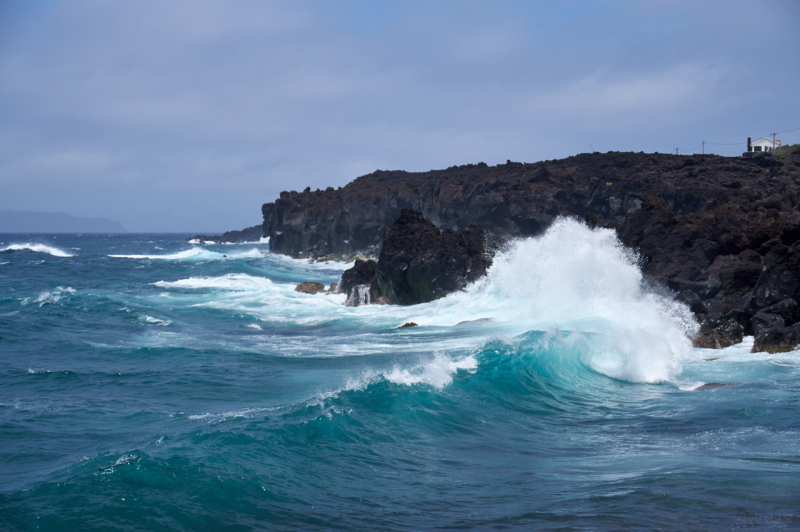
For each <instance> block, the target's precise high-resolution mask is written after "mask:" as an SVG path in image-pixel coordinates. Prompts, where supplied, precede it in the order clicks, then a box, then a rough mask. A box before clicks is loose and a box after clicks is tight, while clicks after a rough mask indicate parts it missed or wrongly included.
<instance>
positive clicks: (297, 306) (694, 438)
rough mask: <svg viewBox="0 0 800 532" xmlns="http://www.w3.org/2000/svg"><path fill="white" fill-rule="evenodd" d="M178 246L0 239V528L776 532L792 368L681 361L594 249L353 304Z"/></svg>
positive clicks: (795, 518)
mask: <svg viewBox="0 0 800 532" xmlns="http://www.w3.org/2000/svg"><path fill="white" fill-rule="evenodd" d="M186 236H188V235H172V234H164V235H161V234H146V235H145V234H138V235H137V234H133V235H0V529H2V530H58V531H62V530H143V531H145V530H146V531H158V530H209V531H210V530H242V531H246V530H337V529H338V530H354V529H355V530H437V529H448V530H449V529H505V530H530V529H541V530H637V529H638V530H654V529H660V530H687V529H689V530H692V529H696V530H700V529H702V530H715V529H718V530H729V529H745V530H747V529H750V530H796V529H800V356H799V355H798V353H797V352H792V353H781V354H775V355H770V354H766V353H750V348H751V346H752V339H746V340H745V342H744V343H743V344H741V345H738V346H734V347H731V348H728V349H725V350H702V349H694V348H692V346H691V343H690V342H689V340H688V339H687V334H691V333H692V331H693V330H694V328H695V327H696V324H695V323H694V321H693V318H692V316H691V314H690V313H689V311H688V310H687V309H686V308H685V307H684V306H682V305H680V304H677V303H675V302H674V301H672V300H671V299H670V298H669V296H668V295H665V294H663V292H661V291H660V290H658V289H657V288H654V287H649V286H648V283H647V282H646V280H644V279H643V278H642V275H641V273H640V270H639V268H638V265H637V257H636V256H635V254H633V253H632V252H630V251H628V250H626V249H624V248H623V247H621V246H620V245H619V243H618V242H617V241H616V239H615V237H614V234H613V233H612V232H610V231H607V230H596V231H592V230H589V229H587V228H586V227H584V226H581V225H580V224H578V223H576V222H571V221H563V220H562V221H559V222H557V223H556V224H555V225H554V226H553V227H552V228H551V229H550V230H549V231H548V232H547V233H546V234H544V235H543V236H541V237H539V238H532V239H527V240H521V241H518V242H515V243H513V244H511V245H510V246H509V247H508V249H507V250H505V251H504V252H503V253H501V254H500V255H499V256H498V257H497V258H496V260H495V263H494V265H493V266H492V268H491V270H490V272H489V275H488V276H487V277H486V278H484V279H482V280H481V281H479V282H477V283H475V284H474V285H472V286H470V287H469V288H468V290H467V291H465V292H461V293H457V294H452V295H451V296H448V297H447V298H444V299H442V300H439V301H435V302H433V303H429V304H424V305H417V306H411V307H397V306H366V307H356V308H352V307H346V306H344V300H345V298H344V296H343V295H340V294H334V295H325V294H318V295H306V294H301V293H298V292H295V291H294V287H295V285H296V284H297V283H299V282H301V281H320V282H323V283H325V284H326V285H327V284H329V283H332V282H336V281H338V279H339V276H340V275H341V273H342V271H343V270H344V269H345V268H346V267H347V265H345V264H337V263H318V264H309V263H307V262H304V261H300V260H293V259H289V258H287V257H283V256H280V255H274V254H264V252H266V251H267V250H268V248H269V246H268V244H263V243H253V244H237V245H204V244H200V245H192V244H188V243H186V242H184V241H183V239H184V238H185V237H186ZM407 322H414V323H417V324H418V327H411V328H402V329H399V328H398V326H400V325H402V324H404V323H407ZM704 385H705V386H704Z"/></svg>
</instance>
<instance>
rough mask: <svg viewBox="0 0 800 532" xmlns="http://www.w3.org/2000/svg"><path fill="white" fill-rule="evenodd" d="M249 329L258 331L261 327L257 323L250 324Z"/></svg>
mask: <svg viewBox="0 0 800 532" xmlns="http://www.w3.org/2000/svg"><path fill="white" fill-rule="evenodd" d="M247 327H249V328H250V329H255V330H257V331H260V330H261V325H258V324H257V323H248V324H247Z"/></svg>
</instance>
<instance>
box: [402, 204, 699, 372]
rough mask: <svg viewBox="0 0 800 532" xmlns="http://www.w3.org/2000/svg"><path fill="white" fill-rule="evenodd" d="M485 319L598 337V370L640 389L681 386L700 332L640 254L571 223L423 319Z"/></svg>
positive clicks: (532, 242)
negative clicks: (646, 274)
mask: <svg viewBox="0 0 800 532" xmlns="http://www.w3.org/2000/svg"><path fill="white" fill-rule="evenodd" d="M482 318H489V319H490V320H491V321H492V322H494V323H495V324H498V325H499V324H505V326H506V329H507V330H509V331H516V332H517V333H523V332H526V331H530V330H549V329H561V330H565V331H574V332H581V333H583V332H591V333H596V334H595V335H594V336H593V338H594V339H595V340H594V348H593V349H592V351H591V352H590V353H589V354H588V355H587V356H588V360H587V362H588V363H589V365H590V366H591V367H592V368H593V369H594V370H595V371H598V372H601V373H603V374H606V375H608V376H610V377H614V378H617V379H622V380H629V381H634V382H660V381H666V380H672V379H674V378H675V377H676V376H677V375H678V374H679V373H680V371H681V360H682V359H684V358H686V357H688V356H690V353H691V350H692V345H691V342H690V341H689V336H690V335H692V334H693V333H694V332H696V330H697V324H696V322H695V320H694V318H693V316H692V314H691V311H690V310H689V308H688V307H687V306H686V305H683V304H681V303H679V302H677V301H675V300H674V299H671V298H670V297H668V296H666V295H663V294H659V293H657V292H655V291H653V290H650V289H648V286H647V284H646V283H645V282H644V278H643V275H642V272H641V270H640V268H639V265H638V256H637V255H636V253H635V252H634V251H633V250H630V249H628V248H626V247H624V246H623V245H622V244H621V243H620V242H619V240H618V239H617V237H616V234H615V232H614V231H613V230H611V229H603V228H598V229H590V228H589V227H587V226H586V225H584V224H582V223H580V222H578V221H575V220H572V219H564V218H562V219H558V220H557V221H556V222H555V223H554V224H553V225H552V226H551V227H550V228H549V229H548V230H547V231H546V232H545V233H544V234H543V235H541V236H539V237H535V238H526V239H519V240H516V241H513V242H511V243H510V244H509V245H508V247H507V249H506V250H505V251H504V252H502V253H500V254H498V255H497V256H496V257H495V260H494V264H493V265H492V267H491V268H490V269H489V271H488V273H487V275H486V277H484V278H483V279H481V280H479V281H478V282H476V283H474V284H473V285H472V286H470V287H468V289H467V291H466V292H464V293H456V294H452V295H451V296H449V297H447V298H444V299H443V300H440V301H436V302H434V303H432V304H430V305H429V306H428V308H426V309H425V312H424V316H419V317H415V320H414V321H416V322H417V323H419V324H420V325H444V324H448V323H449V324H453V322H454V321H456V322H460V321H468V320H475V319H482Z"/></svg>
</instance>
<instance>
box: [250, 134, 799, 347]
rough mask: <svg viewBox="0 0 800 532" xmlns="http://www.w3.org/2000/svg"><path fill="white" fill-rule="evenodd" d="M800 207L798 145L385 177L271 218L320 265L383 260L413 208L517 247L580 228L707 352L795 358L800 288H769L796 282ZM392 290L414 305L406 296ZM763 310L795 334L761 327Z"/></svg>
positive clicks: (291, 206)
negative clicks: (621, 254) (634, 260)
mask: <svg viewBox="0 0 800 532" xmlns="http://www.w3.org/2000/svg"><path fill="white" fill-rule="evenodd" d="M799 202H800V148H797V147H795V148H793V149H789V150H786V151H785V152H784V153H781V154H780V155H778V156H777V157H776V156H774V155H772V154H767V153H760V154H756V155H755V156H754V157H747V158H745V157H742V158H739V157H720V156H716V155H694V156H676V155H664V154H645V153H638V154H636V153H606V154H599V153H593V154H582V155H576V156H574V157H569V158H567V159H563V160H557V161H543V162H539V163H534V164H523V163H513V162H511V161H509V162H508V163H507V164H504V165H498V166H494V167H490V166H487V165H485V164H483V163H480V164H475V165H465V166H457V167H451V168H448V169H447V170H439V171H430V172H422V173H409V172H402V171H391V172H385V171H376V172H374V173H372V174H369V175H366V176H362V177H359V178H358V179H356V180H355V181H353V182H352V183H350V184H348V185H347V186H345V187H344V188H340V189H338V190H334V189H333V188H330V187H329V188H328V189H326V190H325V191H320V190H317V191H315V192H312V191H311V190H310V189H306V190H305V191H304V192H303V193H297V192H294V191H293V192H282V193H281V197H280V198H279V199H278V200H276V201H275V202H274V203H267V204H265V205H264V206H263V207H262V213H263V215H264V225H263V229H264V234H265V235H269V236H270V239H271V240H270V243H271V246H270V247H271V249H272V250H273V251H276V252H279V253H285V254H289V255H292V256H312V257H320V256H337V257H342V256H345V257H346V256H352V255H353V254H355V253H356V252H364V253H366V254H372V255H373V256H374V255H376V254H377V251H378V249H380V246H381V241H382V236H383V234H384V231H385V230H386V228H387V227H389V226H390V225H391V224H392V223H393V221H394V219H395V218H396V217H397V215H398V214H400V211H401V210H402V209H403V208H404V207H411V208H413V209H415V210H417V211H419V212H421V213H422V215H423V216H424V218H426V219H427V220H429V221H430V222H431V223H432V224H433V225H435V226H436V228H438V229H441V230H451V231H459V230H462V229H464V228H466V227H467V226H468V225H470V224H474V225H476V226H479V227H482V228H484V229H485V230H487V231H489V232H491V233H494V234H497V235H503V236H515V235H521V236H526V235H536V234H539V233H541V232H542V231H543V230H544V229H546V228H547V227H548V226H549V224H550V223H551V222H552V221H553V220H554V219H555V218H556V217H557V216H577V217H580V218H582V219H584V220H586V222H587V223H588V224H589V225H599V226H604V227H609V228H614V229H616V231H617V233H618V235H619V238H620V240H621V241H622V242H623V243H624V244H625V245H627V246H630V247H632V248H635V249H637V250H638V252H639V253H640V255H641V257H642V269H643V272H644V273H645V275H646V276H647V277H648V278H650V279H651V280H653V281H655V282H657V283H660V284H662V285H664V286H666V287H668V288H670V289H671V290H672V291H673V292H675V294H676V295H677V297H678V298H679V299H680V300H682V301H684V302H686V303H687V304H689V305H690V306H691V308H692V310H693V311H694V312H695V315H696V316H697V318H698V320H699V321H700V322H701V325H702V327H703V328H702V332H701V334H700V336H699V337H698V338H697V339H696V342H697V344H698V345H707V346H709V347H719V346H724V345H729V344H730V343H732V342H734V341H736V340H737V339H738V338H740V337H741V335H742V334H755V335H756V336H757V344H758V346H759V347H765V348H766V347H769V346H778V347H780V348H781V349H785V348H786V345H789V344H791V343H792V342H794V339H793V338H794V337H793V336H792V335H793V334H795V333H794V332H793V329H792V327H793V325H794V323H796V321H795V318H793V317H791V312H790V310H788V309H790V308H793V307H792V305H791V302H788V301H786V300H787V299H793V300H794V301H800V294H798V293H797V291H796V290H795V289H794V288H792V286H793V285H791V283H790V282H789V281H787V282H786V283H784V282H783V281H768V277H765V276H773V277H774V278H775V279H783V278H784V277H786V276H789V277H791V275H792V274H791V272H792V271H796V269H795V270H793V269H792V268H795V266H792V264H794V263H793V262H792V260H794V259H792V258H791V257H794V256H795V255H794V253H795V246H794V245H795V243H796V242H798V241H799V240H800V210H798V203H799ZM431 234H432V233H431ZM773 250H774V251H775V253H774V254H772V255H771V254H770V253H771V252H773ZM397 257H398V258H402V255H401V254H400V253H399V251H398V252H397ZM768 257H769V258H768ZM379 263H380V261H379ZM409 264H410V262H409ZM765 267H766V269H764V268H765ZM387 268H388V266H387ZM762 269H764V271H762ZM378 270H381V266H380V265H379V266H378ZM762 277H763V278H764V280H762ZM773 277H769V279H773ZM776 282H778V283H779V284H780V285H781V286H784V287H785V288H784V289H783V291H782V292H780V296H775V297H782V298H783V299H780V300H775V298H774V297H771V298H766V299H764V298H763V297H759V296H758V291H756V292H753V290H754V289H755V288H756V287H757V286H759V287H760V286H771V287H775V283H776ZM392 290H393V291H394V294H395V296H396V298H397V299H396V301H398V302H401V301H404V300H403V299H402V297H401V296H399V295H397V294H398V293H397V290H396V288H395V286H394V284H393V285H392V288H391V290H390V292H391V291H392ZM765 290H766V289H765ZM769 290H770V291H769V293H770V294H773V292H772V288H770V289H769ZM765 293H766V292H765ZM395 296H393V297H395ZM784 296H785V297H784ZM748 297H749V298H750V299H748ZM777 304H780V305H781V306H780V308H777V307H776V308H772V306H773V305H777ZM768 307H769V308H768ZM765 309H766V310H765ZM759 311H761V312H762V314H770V315H773V316H778V317H780V318H781V319H782V320H783V324H782V325H781V322H780V321H779V320H778V319H776V318H773V317H772V316H766V317H765V316H763V315H762V316H760V317H759V318H758V319H756V315H757V314H758V313H759ZM784 315H786V316H788V317H785V316H784ZM754 320H755V321H754ZM798 327H800V326H798ZM762 330H763V331H770V332H769V334H767V332H763V333H762V334H759V332H758V331H762ZM781 338H782V340H781ZM784 340H785V341H784ZM764 342H766V343H764ZM781 342H783V343H781ZM779 344H780V345H779ZM781 346H782V347H781ZM778 347H776V348H778ZM769 348H771V347H769Z"/></svg>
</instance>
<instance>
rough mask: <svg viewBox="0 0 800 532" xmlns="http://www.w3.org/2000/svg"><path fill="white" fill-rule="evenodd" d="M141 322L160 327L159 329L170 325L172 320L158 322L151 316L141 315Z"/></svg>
mask: <svg viewBox="0 0 800 532" xmlns="http://www.w3.org/2000/svg"><path fill="white" fill-rule="evenodd" d="M141 320H142V321H144V322H145V323H152V324H153V325H160V326H161V327H166V326H167V325H169V324H170V323H172V320H160V319H158V318H154V317H153V316H148V315H147V314H144V315H142V316H141Z"/></svg>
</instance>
